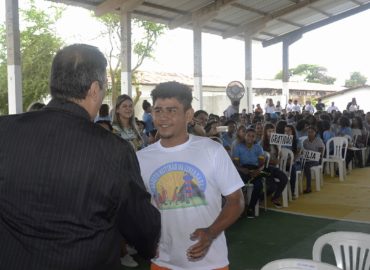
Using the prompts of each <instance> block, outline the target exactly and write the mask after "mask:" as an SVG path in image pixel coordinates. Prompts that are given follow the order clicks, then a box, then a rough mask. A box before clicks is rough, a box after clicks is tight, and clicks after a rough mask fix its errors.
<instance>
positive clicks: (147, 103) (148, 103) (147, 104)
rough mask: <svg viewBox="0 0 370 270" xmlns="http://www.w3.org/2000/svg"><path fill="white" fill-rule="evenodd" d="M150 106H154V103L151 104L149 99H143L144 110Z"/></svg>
mask: <svg viewBox="0 0 370 270" xmlns="http://www.w3.org/2000/svg"><path fill="white" fill-rule="evenodd" d="M150 106H152V104H150V102H148V101H147V100H144V101H143V110H144V111H146V110H147V109H148V108H149V107H150Z"/></svg>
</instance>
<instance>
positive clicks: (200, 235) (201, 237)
mask: <svg viewBox="0 0 370 270" xmlns="http://www.w3.org/2000/svg"><path fill="white" fill-rule="evenodd" d="M213 238H214V237H213V236H212V235H211V232H210V230H209V229H208V228H200V229H196V230H195V231H194V232H193V233H192V234H191V235H190V239H191V240H193V241H195V240H198V242H197V243H195V244H194V245H192V246H191V247H189V248H188V250H187V252H186V255H187V257H188V259H189V261H194V260H198V259H200V258H203V257H204V256H205V255H206V254H207V251H208V249H209V247H210V246H211V244H212V241H213Z"/></svg>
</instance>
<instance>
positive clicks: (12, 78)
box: [5, 0, 23, 114]
mask: <svg viewBox="0 0 370 270" xmlns="http://www.w3.org/2000/svg"><path fill="white" fill-rule="evenodd" d="M5 4H6V11H5V15H6V42H7V55H8V104H9V105H8V107H9V109H8V111H9V114H16V113H22V112H23V106H22V104H23V102H22V71H21V53H20V34H19V13H18V0H6V3H5Z"/></svg>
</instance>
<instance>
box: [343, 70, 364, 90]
mask: <svg viewBox="0 0 370 270" xmlns="http://www.w3.org/2000/svg"><path fill="white" fill-rule="evenodd" d="M366 81H367V78H366V77H365V76H364V75H362V74H361V73H360V72H358V71H355V72H352V73H351V77H350V78H349V80H346V82H345V85H344V86H345V87H348V88H353V87H358V86H363V85H366Z"/></svg>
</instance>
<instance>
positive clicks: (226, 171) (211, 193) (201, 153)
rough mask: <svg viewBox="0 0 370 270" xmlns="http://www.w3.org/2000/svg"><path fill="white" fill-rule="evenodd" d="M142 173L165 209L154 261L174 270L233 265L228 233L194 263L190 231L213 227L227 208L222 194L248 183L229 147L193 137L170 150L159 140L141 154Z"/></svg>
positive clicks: (150, 189) (152, 192) (162, 210)
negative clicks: (229, 259) (190, 258)
mask: <svg viewBox="0 0 370 270" xmlns="http://www.w3.org/2000/svg"><path fill="white" fill-rule="evenodd" d="M137 155H138V159H139V163H140V168H141V174H142V177H143V180H144V183H145V186H146V188H147V190H148V191H149V192H150V193H151V195H152V202H153V204H154V205H155V206H156V207H157V208H158V209H159V210H160V212H161V220H162V233H161V239H160V244H159V257H158V258H156V259H153V262H154V263H155V264H157V265H159V266H162V267H167V268H170V269H174V270H183V269H192V270H209V269H217V268H222V267H224V266H226V265H228V264H229V261H228V258H227V245H226V239H225V235H224V233H221V234H220V235H219V236H218V237H217V238H216V239H214V241H213V242H212V245H211V247H210V248H209V250H208V252H207V255H206V256H205V257H204V258H202V259H201V260H197V261H189V260H188V258H187V256H186V250H187V249H188V248H189V247H190V246H192V245H194V244H195V243H196V241H192V240H190V234H191V233H193V232H194V231H195V230H196V229H198V228H206V227H209V226H210V225H211V224H212V223H213V222H214V221H215V219H216V218H217V216H218V215H219V213H220V212H221V194H222V195H225V196H226V195H229V194H231V193H233V192H234V191H236V190H238V189H240V188H241V187H242V186H243V185H244V183H243V181H242V180H241V178H240V176H239V174H238V172H237V170H236V168H235V166H234V164H233V163H232V161H231V159H230V157H229V156H228V154H227V152H226V150H225V149H224V148H223V146H222V145H221V144H219V143H217V142H214V141H212V140H211V139H209V138H205V137H198V136H194V135H189V140H188V141H187V142H185V143H184V144H181V145H178V146H175V147H169V148H165V147H162V146H161V144H160V141H159V142H156V143H155V144H152V145H150V146H148V147H147V148H144V149H143V150H140V151H139V152H137Z"/></svg>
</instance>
